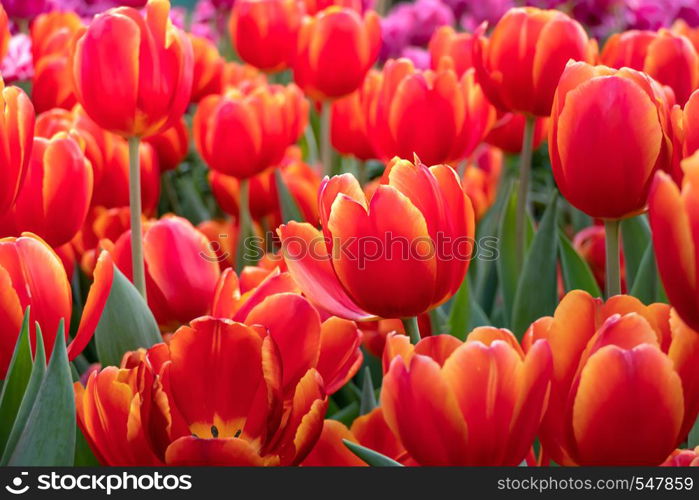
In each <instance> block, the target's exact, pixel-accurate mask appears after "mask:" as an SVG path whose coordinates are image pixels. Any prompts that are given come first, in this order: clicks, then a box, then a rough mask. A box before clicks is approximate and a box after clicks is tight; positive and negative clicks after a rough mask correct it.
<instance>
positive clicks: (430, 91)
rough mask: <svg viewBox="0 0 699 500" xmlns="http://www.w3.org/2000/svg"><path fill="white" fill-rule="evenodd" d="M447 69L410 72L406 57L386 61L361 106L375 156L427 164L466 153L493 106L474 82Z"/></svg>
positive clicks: (483, 130)
mask: <svg viewBox="0 0 699 500" xmlns="http://www.w3.org/2000/svg"><path fill="white" fill-rule="evenodd" d="M474 76H475V75H474V73H473V71H468V72H467V73H465V74H464V76H463V77H461V79H459V78H458V77H457V76H456V73H455V72H454V71H453V70H451V69H443V70H438V71H431V70H428V71H420V70H416V69H415V67H414V66H413V63H412V62H411V61H410V60H408V59H398V60H396V61H389V62H387V63H386V66H385V67H384V69H383V73H382V78H381V82H380V84H378V85H377V87H378V90H376V91H375V92H374V96H375V97H374V98H373V99H370V100H369V102H368V103H367V105H366V109H365V112H366V113H367V120H368V130H369V136H370V137H371V138H372V139H373V142H374V148H375V150H376V151H377V153H379V156H380V157H381V158H383V159H384V160H388V159H390V158H392V157H393V156H399V157H401V158H412V157H413V155H414V154H415V155H417V156H418V157H419V158H420V159H421V160H422V161H424V162H426V163H427V164H430V165H432V164H436V163H446V162H455V161H459V160H462V159H463V158H465V157H467V156H468V155H470V154H471V153H472V152H473V150H474V149H475V147H476V146H477V145H478V143H479V142H481V140H482V139H483V138H484V137H485V135H486V134H487V132H488V130H489V129H490V127H491V125H492V124H493V123H494V121H495V109H494V108H493V107H492V106H491V105H490V103H489V102H488V101H487V100H486V99H485V96H484V95H483V92H482V91H481V88H480V86H479V85H478V84H477V83H476V82H475V78H474Z"/></svg>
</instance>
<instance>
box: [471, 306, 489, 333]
mask: <svg viewBox="0 0 699 500" xmlns="http://www.w3.org/2000/svg"><path fill="white" fill-rule="evenodd" d="M492 324H493V322H492V321H491V320H490V318H488V315H487V314H486V313H485V312H484V311H483V309H482V308H481V306H480V304H478V302H476V301H475V299H474V298H471V321H470V322H469V324H468V331H469V332H470V331H471V330H473V329H474V328H476V327H478V326H489V325H492Z"/></svg>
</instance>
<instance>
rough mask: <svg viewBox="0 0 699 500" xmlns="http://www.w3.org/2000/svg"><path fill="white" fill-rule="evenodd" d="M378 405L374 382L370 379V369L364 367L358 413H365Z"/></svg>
mask: <svg viewBox="0 0 699 500" xmlns="http://www.w3.org/2000/svg"><path fill="white" fill-rule="evenodd" d="M377 406H378V404H377V402H376V392H375V391H374V383H373V382H372V380H371V369H370V368H369V367H368V366H367V367H366V368H364V380H363V381H362V397H361V398H360V400H359V414H360V415H366V414H367V413H369V412H370V411H371V410H373V409H374V408H376V407H377Z"/></svg>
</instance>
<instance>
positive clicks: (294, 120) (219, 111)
mask: <svg viewBox="0 0 699 500" xmlns="http://www.w3.org/2000/svg"><path fill="white" fill-rule="evenodd" d="M307 120H308V102H307V101H306V100H305V99H304V97H303V94H302V93H301V91H300V90H299V88H298V87H297V86H296V85H294V84H291V85H288V86H281V85H269V86H266V85H265V86H256V87H248V88H246V89H242V88H229V89H228V90H227V91H226V93H225V94H224V95H221V96H219V95H210V96H208V97H206V98H205V99H203V100H202V101H201V103H200V104H199V107H198V108H197V112H196V114H195V115H194V124H193V130H194V142H195V144H196V146H197V150H198V151H199V153H200V154H201V156H202V157H203V159H204V161H206V163H207V164H208V165H209V167H210V168H211V169H212V170H216V171H218V172H221V173H222V174H226V175H231V176H234V177H237V178H239V179H245V178H248V177H251V176H253V175H255V174H258V173H260V172H262V171H263V170H265V169H266V168H268V167H270V166H273V165H277V164H279V162H281V160H282V158H283V156H284V152H285V151H286V148H287V147H289V146H290V145H292V144H293V143H295V142H296V140H297V139H298V138H299V136H300V135H301V133H302V132H303V130H304V129H305V127H306V122H307Z"/></svg>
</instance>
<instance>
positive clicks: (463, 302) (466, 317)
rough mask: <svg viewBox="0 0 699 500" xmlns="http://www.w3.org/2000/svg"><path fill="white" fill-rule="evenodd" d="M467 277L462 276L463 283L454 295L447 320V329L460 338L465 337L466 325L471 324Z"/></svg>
mask: <svg viewBox="0 0 699 500" xmlns="http://www.w3.org/2000/svg"><path fill="white" fill-rule="evenodd" d="M469 288H470V285H469V282H468V277H464V281H463V283H461V286H460V287H459V290H458V291H457V292H456V295H454V299H453V300H452V303H451V311H449V320H448V321H447V331H448V332H449V333H450V334H451V335H453V336H454V337H457V338H459V339H461V340H464V339H465V338H466V334H467V333H468V327H469V325H470V324H471V293H470V291H469Z"/></svg>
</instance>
